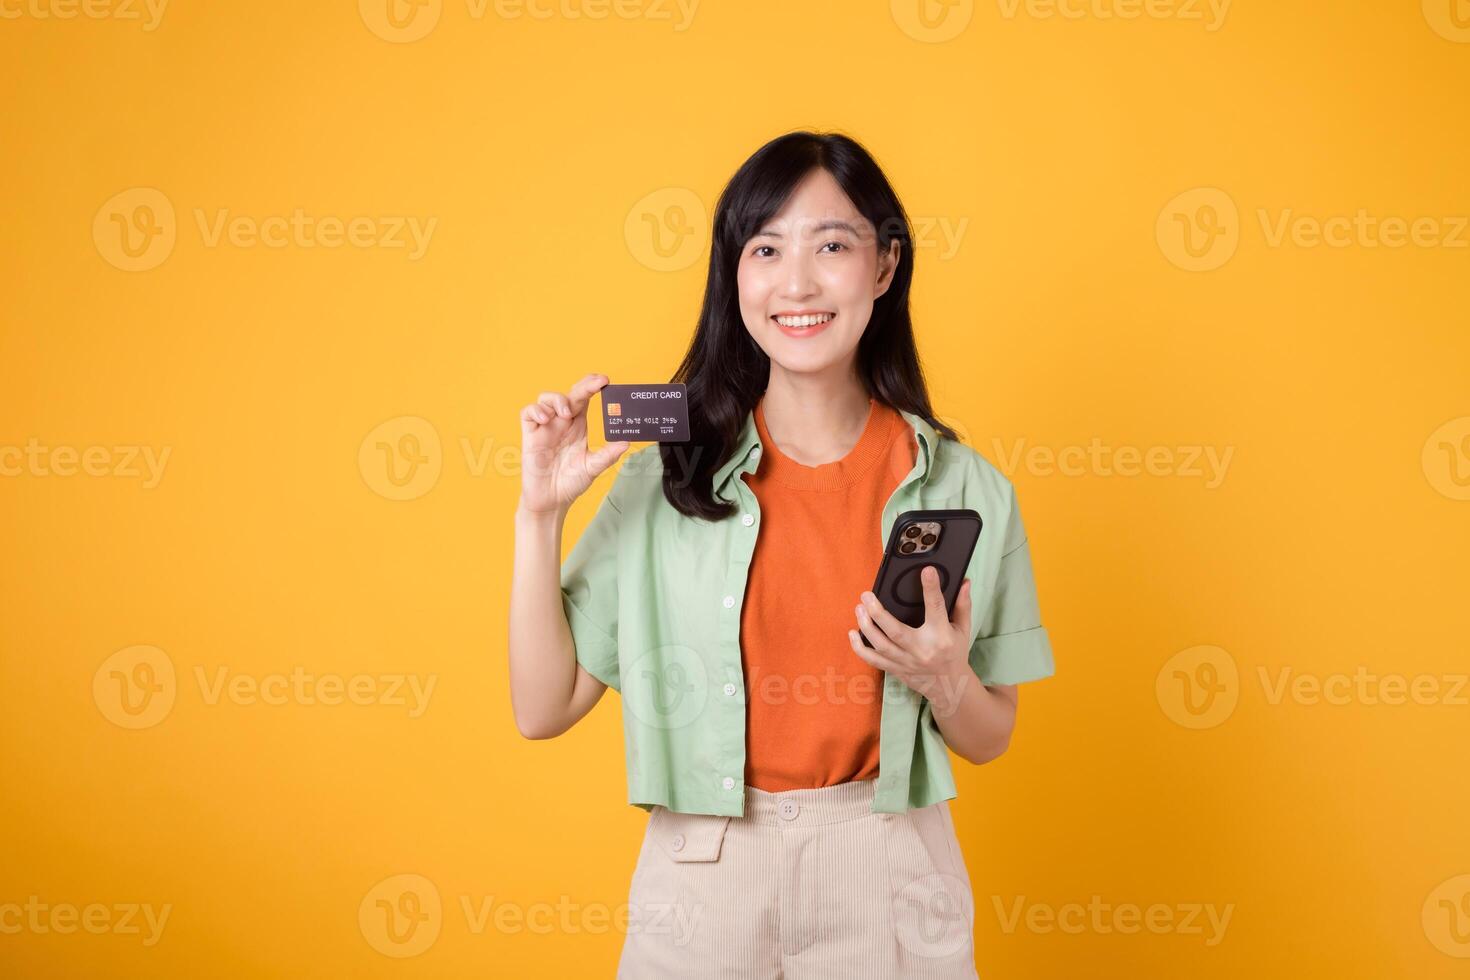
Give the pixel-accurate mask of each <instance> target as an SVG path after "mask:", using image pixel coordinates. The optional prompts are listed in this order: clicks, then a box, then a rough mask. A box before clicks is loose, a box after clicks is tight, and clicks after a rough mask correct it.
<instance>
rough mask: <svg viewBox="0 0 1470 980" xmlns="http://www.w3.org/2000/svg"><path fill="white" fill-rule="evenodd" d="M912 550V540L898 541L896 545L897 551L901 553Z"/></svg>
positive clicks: (907, 552) (905, 553) (904, 553)
mask: <svg viewBox="0 0 1470 980" xmlns="http://www.w3.org/2000/svg"><path fill="white" fill-rule="evenodd" d="M913 550H914V543H913V542H912V541H901V542H899V545H898V553H899V554H901V555H907V554H909V553H910V552H912V551H913Z"/></svg>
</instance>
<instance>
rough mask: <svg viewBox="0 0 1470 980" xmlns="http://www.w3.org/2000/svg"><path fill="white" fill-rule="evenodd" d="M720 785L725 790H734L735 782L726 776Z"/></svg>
mask: <svg viewBox="0 0 1470 980" xmlns="http://www.w3.org/2000/svg"><path fill="white" fill-rule="evenodd" d="M720 785H721V786H723V787H725V788H726V789H734V788H735V780H733V779H731V778H730V777H729V776H726V777H725V778H724V779H723V780H721V781H720Z"/></svg>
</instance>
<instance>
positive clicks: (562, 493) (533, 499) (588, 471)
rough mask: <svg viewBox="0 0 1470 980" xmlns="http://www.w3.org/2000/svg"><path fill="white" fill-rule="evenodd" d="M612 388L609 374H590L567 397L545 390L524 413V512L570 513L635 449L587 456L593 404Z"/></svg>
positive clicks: (618, 445)
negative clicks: (574, 503)
mask: <svg viewBox="0 0 1470 980" xmlns="http://www.w3.org/2000/svg"><path fill="white" fill-rule="evenodd" d="M607 383H608V377H607V375H605V374H589V375H587V376H586V377H584V378H583V379H582V380H581V381H578V382H577V383H576V384H574V385H572V390H571V391H569V392H568V393H567V394H565V395H563V394H562V393H561V392H559V391H543V392H542V393H541V396H540V397H539V398H538V399H537V400H536V401H534V402H532V403H531V404H529V405H527V406H526V407H525V408H523V409H521V503H520V507H521V510H523V511H528V512H536V513H554V512H556V511H562V512H565V511H566V509H567V508H568V507H570V506H571V505H572V501H574V500H576V499H577V498H578V497H580V496H581V495H582V494H583V493H584V492H585V491H586V490H587V488H588V487H590V486H592V481H593V480H595V479H597V476H598V474H599V473H601V472H602V471H603V470H605V469H607V468H608V467H609V466H611V465H612V464H613V463H614V462H616V461H617V458H618V457H619V456H621V455H622V454H623V452H624V450H626V449H627V448H628V446H630V445H631V443H627V442H610V443H608V444H607V445H605V446H603V447H602V448H601V449H599V450H597V452H595V453H589V452H588V451H587V404H588V402H590V401H591V399H592V395H593V393H595V392H597V391H598V390H600V389H601V388H602V386H603V385H605V384H607Z"/></svg>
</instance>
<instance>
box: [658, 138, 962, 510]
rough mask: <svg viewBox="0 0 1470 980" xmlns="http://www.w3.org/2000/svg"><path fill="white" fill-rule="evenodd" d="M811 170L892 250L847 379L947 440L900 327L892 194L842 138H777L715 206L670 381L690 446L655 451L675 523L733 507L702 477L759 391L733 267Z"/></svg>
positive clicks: (902, 228) (908, 268) (907, 260)
mask: <svg viewBox="0 0 1470 980" xmlns="http://www.w3.org/2000/svg"><path fill="white" fill-rule="evenodd" d="M817 167H821V168H822V169H824V170H826V171H827V172H828V173H830V174H831V175H832V177H833V178H834V179H835V180H836V181H837V184H838V186H840V187H841V188H842V190H843V191H844V192H845V193H846V194H847V196H848V198H849V199H850V200H851V201H852V203H853V205H854V206H855V207H856V208H857V210H858V211H859V212H860V213H861V214H862V215H863V216H864V217H866V218H867V219H868V220H869V221H870V222H872V224H873V228H874V230H875V231H876V237H877V244H878V252H879V254H880V255H882V253H883V252H885V251H886V250H887V249H888V247H889V242H890V241H892V240H894V239H897V240H898V241H899V243H900V245H899V256H898V268H897V269H896V270H895V271H894V275H893V281H892V282H891V283H890V284H889V287H888V289H887V291H885V292H884V293H883V295H882V296H880V297H878V299H877V300H876V301H875V302H874V303H873V314H872V319H871V320H869V322H868V326H867V328H866V329H865V330H864V331H863V336H862V339H861V340H860V341H859V342H858V349H857V370H858V374H859V376H860V377H862V378H863V381H864V385H865V386H866V388H867V390H868V395H869V397H871V398H873V399H874V400H876V401H879V402H882V403H884V404H886V405H889V406H891V407H893V408H896V409H903V410H906V411H909V412H911V413H913V414H914V415H917V416H919V417H921V418H923V419H924V420H925V421H926V422H928V423H929V424H930V425H932V426H933V427H934V429H935V431H936V432H938V433H939V434H940V435H941V436H942V437H943V438H948V439H957V438H958V437H957V436H956V434H955V432H954V430H953V429H951V428H950V427H949V426H947V425H944V424H942V423H941V422H939V421H938V420H937V419H936V418H935V417H934V413H933V410H932V409H931V408H930V406H929V390H928V388H927V387H926V386H925V384H924V374H923V370H922V369H921V368H920V366H919V352H918V349H917V347H916V346H915V344H914V329H913V324H912V323H911V322H910V319H909V283H910V281H911V280H912V279H913V274H914V254H913V234H912V231H911V229H910V226H909V220H908V215H907V213H905V211H904V209H903V205H902V204H901V203H900V202H899V200H898V195H897V194H895V193H894V192H893V187H892V186H891V185H890V184H889V183H888V179H887V178H886V177H885V176H884V175H883V171H882V170H881V169H880V168H879V167H878V164H877V162H876V161H875V160H874V159H873V157H872V156H871V155H870V154H869V153H868V151H867V150H865V149H864V148H863V147H862V146H861V145H860V144H859V143H858V142H857V141H856V140H854V139H852V138H851V137H848V136H846V135H843V134H841V133H835V132H832V133H814V132H807V131H799V132H793V133H787V134H785V135H783V136H778V137H776V138H775V139H773V140H771V141H770V142H769V143H767V144H766V145H765V146H762V147H761V148H760V149H758V150H756V151H755V153H753V154H752V155H751V157H750V159H748V160H746V161H745V163H743V164H741V166H740V169H739V170H737V171H736V172H735V175H734V176H733V177H731V178H730V182H729V183H728V184H726V185H725V189H724V190H723V191H722V192H721V193H720V199H719V203H718V204H716V206H715V216H714V228H713V234H712V236H711V241H710V254H709V276H708V279H707V280H706V282H705V288H704V303H703V305H702V306H701V308H700V311H699V325H698V326H697V327H696V328H695V331H694V338H693V340H692V341H691V342H690V344H689V350H688V352H686V353H685V355H684V360H683V362H682V363H680V365H679V369H678V370H677V371H676V372H674V376H673V378H672V379H670V380H671V381H674V382H681V383H683V384H684V385H685V386H686V390H687V394H688V398H689V441H688V442H681V443H662V444H660V445H659V453H660V454H661V456H662V458H663V463H664V466H663V491H664V497H665V499H667V500H668V502H669V503H670V504H671V505H673V507H675V508H676V509H677V510H679V512H680V513H683V514H685V515H686V516H689V517H699V518H703V519H704V520H709V521H717V520H723V519H724V518H727V517H730V516H732V515H733V514H735V512H736V511H737V509H738V508H737V507H736V505H735V504H734V503H732V502H730V501H728V500H723V499H720V498H717V497H716V496H715V494H714V486H713V481H712V477H713V475H714V472H715V471H716V470H717V469H719V468H720V465H721V464H722V463H724V462H725V461H726V460H727V459H729V457H730V454H731V453H732V452H734V446H735V441H736V440H737V439H738V438H739V436H740V432H741V429H742V428H744V425H745V418H746V415H747V414H748V413H749V412H750V411H751V410H752V409H754V408H755V404H756V402H757V401H758V400H759V399H760V396H761V394H762V393H763V392H764V391H765V388H766V382H767V380H768V379H769V377H770V368H771V360H770V358H769V357H768V356H766V353H765V351H763V350H761V349H760V346H759V345H757V344H756V342H755V340H754V339H753V338H752V337H751V336H750V333H749V331H747V330H746V328H745V323H744V321H743V320H742V319H741V316H740V297H739V287H738V284H737V281H736V269H737V267H738V266H739V264H740V255H741V252H742V251H743V250H744V247H745V243H746V242H747V241H749V240H750V238H751V237H752V236H753V235H754V234H755V232H756V231H758V230H759V229H760V228H761V226H762V225H763V224H764V223H765V222H766V221H767V220H768V219H770V218H771V217H773V216H774V215H775V214H776V213H777V212H778V211H780V210H781V208H782V206H783V205H784V204H785V202H786V199H787V198H788V197H789V196H790V195H791V192H792V191H793V190H794V189H795V188H796V186H797V184H799V183H800V182H801V181H802V179H803V178H804V177H805V176H806V175H807V174H809V173H810V172H811V171H812V170H813V169H815V168H817Z"/></svg>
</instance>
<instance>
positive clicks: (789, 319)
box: [776, 313, 837, 327]
mask: <svg viewBox="0 0 1470 980" xmlns="http://www.w3.org/2000/svg"><path fill="white" fill-rule="evenodd" d="M836 315H837V314H836V313H816V314H813V315H811V316H778V317H776V322H777V323H779V324H781V326H783V327H815V326H816V325H817V324H819V323H826V322H827V321H828V320H830V319H832V318H833V317H834V316H836Z"/></svg>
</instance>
